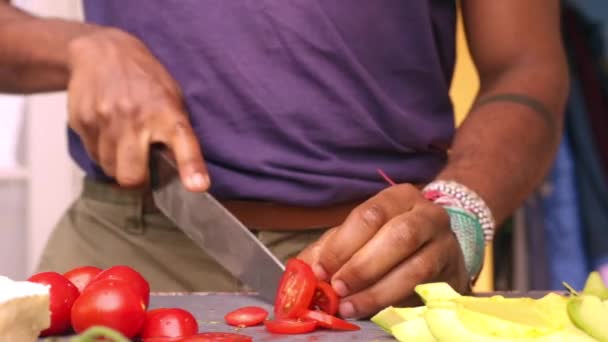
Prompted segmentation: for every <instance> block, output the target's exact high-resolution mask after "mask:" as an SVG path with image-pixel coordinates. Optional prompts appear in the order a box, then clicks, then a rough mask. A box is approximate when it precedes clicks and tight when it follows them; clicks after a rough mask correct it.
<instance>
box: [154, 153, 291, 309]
mask: <svg viewBox="0 0 608 342" xmlns="http://www.w3.org/2000/svg"><path fill="white" fill-rule="evenodd" d="M150 181H151V186H152V195H153V197H154V202H155V204H156V206H157V207H158V208H159V210H160V211H161V212H162V213H163V214H165V215H166V216H167V217H168V218H169V219H170V220H171V221H172V222H173V223H175V225H177V227H178V228H179V229H181V230H182V231H183V232H184V233H185V234H186V235H187V236H188V237H189V238H190V239H192V240H193V241H194V242H195V243H196V244H197V245H198V246H199V247H200V248H201V249H202V250H204V251H205V252H206V253H207V254H208V255H209V256H211V257H212V258H213V259H215V261H217V263H218V264H220V265H221V266H222V267H224V268H225V269H226V270H227V271H228V272H229V273H230V274H232V275H233V276H234V277H235V278H237V279H239V280H240V281H241V282H242V283H243V284H245V285H246V286H248V287H250V288H251V289H252V290H253V291H256V292H257V294H258V296H259V297H260V298H261V299H263V300H264V301H266V302H268V303H273V302H274V299H275V296H276V292H277V288H278V283H279V280H280V278H281V275H282V274H283V271H284V270H285V267H284V265H283V264H282V263H281V261H279V260H278V259H277V258H276V257H275V256H274V255H273V254H272V253H271V252H270V250H268V248H266V246H264V244H262V243H261V242H260V241H259V240H258V239H257V238H256V237H255V235H253V233H252V232H251V231H250V230H249V229H247V227H245V225H243V224H242V223H241V222H240V221H238V220H237V219H236V218H235V217H234V216H233V215H232V214H231V213H230V212H229V211H228V210H227V209H226V208H225V207H224V206H222V205H221V204H220V203H219V202H218V201H217V200H216V199H215V198H214V197H213V196H212V195H211V194H210V193H208V192H202V193H195V192H191V191H189V190H188V189H186V188H185V187H184V185H183V184H182V182H181V179H180V177H179V174H178V170H177V167H176V163H175V160H174V159H173V158H172V157H171V156H170V155H169V151H168V150H167V149H166V148H163V147H159V146H157V145H153V146H152V148H151V149H150Z"/></svg>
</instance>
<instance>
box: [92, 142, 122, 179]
mask: <svg viewBox="0 0 608 342" xmlns="http://www.w3.org/2000/svg"><path fill="white" fill-rule="evenodd" d="M115 136H117V135H116V134H113V133H112V132H111V131H107V132H103V133H101V134H100V135H99V141H98V144H97V146H98V148H97V153H98V155H99V166H100V167H101V169H102V170H103V172H104V173H105V174H106V175H107V176H109V177H115V176H116V139H115Z"/></svg>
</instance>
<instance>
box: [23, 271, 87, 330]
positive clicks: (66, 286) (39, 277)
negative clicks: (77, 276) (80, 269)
mask: <svg viewBox="0 0 608 342" xmlns="http://www.w3.org/2000/svg"><path fill="white" fill-rule="evenodd" d="M28 281H31V282H33V283H39V284H44V285H50V287H51V288H50V290H49V300H50V308H49V309H50V311H51V325H50V327H48V328H47V329H45V330H43V331H42V332H41V333H40V336H49V335H56V334H62V333H64V332H65V331H67V330H68V329H69V328H70V326H71V319H70V311H71V310H72V305H73V304H74V301H76V298H78V296H79V295H80V292H79V291H78V289H77V288H76V286H74V284H72V283H71V282H70V281H69V280H67V279H66V278H65V277H64V276H62V275H61V274H59V273H57V272H41V273H38V274H35V275H33V276H31V277H30V278H29V279H28Z"/></svg>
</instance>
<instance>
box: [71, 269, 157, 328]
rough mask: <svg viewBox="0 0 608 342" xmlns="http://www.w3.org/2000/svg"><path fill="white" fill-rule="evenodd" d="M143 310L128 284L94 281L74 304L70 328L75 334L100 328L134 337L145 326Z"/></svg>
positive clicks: (138, 298) (136, 294) (137, 296)
mask: <svg viewBox="0 0 608 342" xmlns="http://www.w3.org/2000/svg"><path fill="white" fill-rule="evenodd" d="M145 310H146V307H145V305H144V301H143V299H142V298H141V296H140V295H139V294H138V293H136V292H135V291H134V290H133V287H132V286H130V284H128V283H127V282H125V281H121V280H107V279H106V280H102V281H96V282H95V283H91V284H90V285H89V286H87V288H86V289H85V291H84V292H83V293H82V294H81V295H80V297H78V299H76V302H74V305H73V306H72V325H73V327H74V330H75V331H76V332H77V333H81V332H83V331H84V330H86V329H87V328H89V327H91V326H94V325H102V326H106V327H108V328H112V329H114V330H117V331H119V332H120V333H122V334H123V335H125V336H126V337H128V338H133V337H134V336H135V335H137V333H139V331H140V329H141V327H142V326H143V324H144V321H145V319H146V311H145Z"/></svg>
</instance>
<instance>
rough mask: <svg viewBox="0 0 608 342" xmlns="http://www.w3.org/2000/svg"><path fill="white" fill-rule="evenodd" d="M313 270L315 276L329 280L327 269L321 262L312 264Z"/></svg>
mask: <svg viewBox="0 0 608 342" xmlns="http://www.w3.org/2000/svg"><path fill="white" fill-rule="evenodd" d="M312 272H313V273H314V274H315V277H317V279H319V280H327V278H329V276H328V275H327V271H325V269H324V268H323V266H321V265H320V264H313V265H312Z"/></svg>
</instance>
